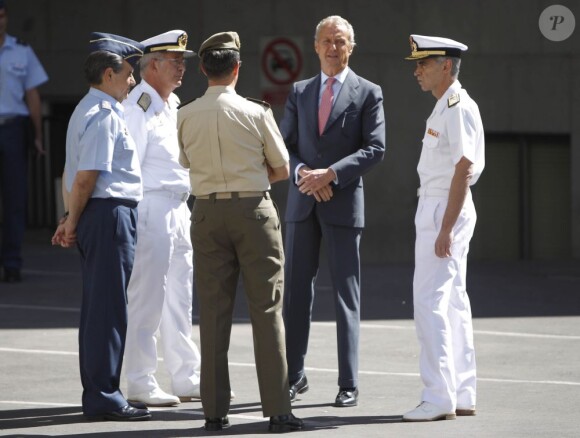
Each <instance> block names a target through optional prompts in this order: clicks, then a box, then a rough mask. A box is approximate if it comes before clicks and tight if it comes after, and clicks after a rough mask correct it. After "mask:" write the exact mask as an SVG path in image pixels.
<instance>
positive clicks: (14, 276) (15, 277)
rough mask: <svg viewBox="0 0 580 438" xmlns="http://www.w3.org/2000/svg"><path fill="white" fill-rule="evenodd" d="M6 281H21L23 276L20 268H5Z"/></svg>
mask: <svg viewBox="0 0 580 438" xmlns="http://www.w3.org/2000/svg"><path fill="white" fill-rule="evenodd" d="M4 281H5V282H6V283H20V282H21V281H22V276H21V275H20V269H18V268H4Z"/></svg>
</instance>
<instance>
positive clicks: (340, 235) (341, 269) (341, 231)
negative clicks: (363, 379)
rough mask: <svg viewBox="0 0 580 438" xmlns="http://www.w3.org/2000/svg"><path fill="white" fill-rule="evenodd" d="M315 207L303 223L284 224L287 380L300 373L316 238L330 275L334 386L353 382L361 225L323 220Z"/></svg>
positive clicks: (311, 295) (316, 262)
mask: <svg viewBox="0 0 580 438" xmlns="http://www.w3.org/2000/svg"><path fill="white" fill-rule="evenodd" d="M316 211H317V210H316V207H315V209H314V212H313V213H312V214H311V215H310V216H309V217H308V218H307V219H306V220H304V221H302V222H287V223H286V240H285V243H286V290H285V292H284V323H285V325H286V349H287V352H286V356H287V359H288V372H289V379H290V381H296V380H298V379H299V378H300V377H301V376H302V375H303V374H304V361H305V357H306V353H307V350H308V338H309V335H310V322H311V318H312V306H313V303H314V285H315V282H316V277H317V275H318V266H319V255H320V244H321V240H322V239H324V241H325V244H326V253H327V258H328V264H329V268H330V275H331V278H332V288H333V297H334V306H335V312H336V337H337V347H338V386H339V387H341V388H350V387H356V386H358V350H359V331H360V255H359V246H360V239H361V235H362V228H354V227H344V226H337V225H331V224H327V223H325V222H324V221H322V220H321V219H320V217H319V216H318V214H317V212H316Z"/></svg>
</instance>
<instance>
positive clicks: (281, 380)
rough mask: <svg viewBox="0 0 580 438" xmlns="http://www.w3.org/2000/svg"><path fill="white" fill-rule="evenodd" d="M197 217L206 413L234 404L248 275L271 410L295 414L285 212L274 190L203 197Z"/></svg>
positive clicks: (262, 381)
mask: <svg viewBox="0 0 580 438" xmlns="http://www.w3.org/2000/svg"><path fill="white" fill-rule="evenodd" d="M192 217H193V224H192V243H193V251H194V266H195V284H196V292H197V297H198V300H199V326H200V336H201V400H202V404H203V411H204V414H205V416H206V417H223V416H224V415H226V414H227V413H228V410H229V406H230V378H229V370H228V349H229V344H230V334H231V328H232V314H233V310H234V302H235V296H236V287H237V284H238V277H239V275H240V273H241V275H242V280H243V287H244V291H245V294H246V300H247V303H248V310H249V314H250V321H251V323H252V332H253V341H254V355H255V360H256V371H257V374H258V384H259V387H260V399H261V401H262V411H263V414H264V416H265V417H269V416H273V415H284V414H289V413H290V410H291V407H290V397H289V387H288V369H287V365H286V347H285V342H284V322H283V320H282V295H283V288H284V270H283V265H284V252H283V246H282V235H281V231H280V218H279V216H278V211H277V209H276V207H275V205H274V203H273V202H272V201H271V200H270V198H269V195H268V196H265V197H261V198H259V197H256V198H237V197H234V198H232V199H219V200H216V199H208V200H204V199H196V201H195V204H194V208H193V216H192Z"/></svg>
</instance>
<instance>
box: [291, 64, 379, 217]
mask: <svg viewBox="0 0 580 438" xmlns="http://www.w3.org/2000/svg"><path fill="white" fill-rule="evenodd" d="M320 80H321V77H320V74H319V75H317V76H315V77H313V78H311V79H307V80H304V81H300V82H297V83H295V84H294V86H293V89H292V91H291V92H290V94H289V96H288V100H287V101H286V108H285V112H284V117H283V118H282V121H281V123H280V131H281V132H282V136H283V137H284V141H285V142H286V146H287V147H288V151H289V152H290V184H289V189H288V201H287V205H286V216H285V219H286V221H287V222H299V221H302V220H304V219H305V218H306V217H307V216H308V215H309V214H310V213H311V212H312V209H313V208H314V205H315V203H316V199H315V198H314V197H313V196H308V195H304V194H302V193H300V191H299V190H298V187H297V186H296V181H295V177H294V176H295V172H294V171H295V169H296V166H297V165H298V164H300V163H304V164H306V165H307V166H308V167H310V168H311V169H321V168H328V167H331V168H332V169H334V171H335V172H336V175H337V176H338V184H336V185H334V184H333V188H332V189H333V193H334V195H333V197H332V199H331V200H330V201H328V202H321V203H320V204H319V205H318V209H319V210H318V211H319V214H320V217H321V219H322V220H323V221H324V222H325V223H328V224H332V225H342V226H351V227H358V228H362V227H364V192H363V181H362V175H364V174H365V173H366V172H368V171H369V170H370V169H371V168H372V167H373V166H374V165H376V164H377V163H379V162H380V161H381V160H382V159H383V155H384V152H385V116H384V111H383V94H382V91H381V88H380V87H379V86H378V85H376V84H373V83H372V82H369V81H367V80H365V79H363V78H361V77H360V76H357V75H356V74H355V73H354V72H353V71H352V70H351V71H350V72H349V73H348V75H347V76H346V79H345V81H344V84H343V85H342V88H341V89H340V93H339V94H338V96H337V97H336V101H335V103H334V106H333V108H332V112H331V113H330V117H329V119H328V122H327V124H326V127H325V129H324V131H323V133H322V135H319V134H318V96H319V92H320Z"/></svg>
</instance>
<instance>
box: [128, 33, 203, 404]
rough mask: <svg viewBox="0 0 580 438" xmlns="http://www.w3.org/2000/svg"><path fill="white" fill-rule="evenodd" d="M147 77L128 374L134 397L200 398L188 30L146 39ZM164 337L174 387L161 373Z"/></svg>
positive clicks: (139, 132) (131, 113)
mask: <svg viewBox="0 0 580 438" xmlns="http://www.w3.org/2000/svg"><path fill="white" fill-rule="evenodd" d="M142 44H143V45H144V47H145V49H144V55H143V58H142V59H141V63H140V68H141V82H140V83H139V84H138V85H137V86H136V87H135V88H134V89H133V90H132V92H131V93H130V94H129V97H128V98H127V100H126V101H125V102H123V104H124V106H125V118H126V120H127V126H128V128H129V131H130V133H131V136H132V137H133V139H134V140H135V143H136V145H137V152H138V156H139V161H140V163H141V171H142V175H143V200H142V201H141V202H140V203H139V207H138V208H139V222H138V225H137V235H138V240H137V246H136V251H135V264H134V266H133V275H132V277H131V282H130V283H129V289H128V301H129V304H128V320H129V324H128V327H127V345H126V350H125V375H126V377H127V389H128V394H127V395H128V398H129V400H132V401H140V402H143V403H145V404H147V405H148V406H175V405H177V404H179V403H180V400H182V401H189V400H190V399H192V398H199V370H200V364H201V358H200V353H199V350H198V348H197V346H196V345H195V344H194V343H193V341H192V340H191V330H192V327H191V312H192V281H193V264H192V258H193V250H192V246H191V238H190V235H189V229H190V226H191V222H190V219H189V218H190V211H189V208H188V207H187V204H186V201H187V199H188V198H189V193H190V182H189V172H188V171H187V170H186V169H184V168H183V167H182V166H181V165H180V164H179V162H178V158H179V146H178V143H177V124H176V123H177V122H176V121H177V107H178V105H179V98H178V97H177V96H176V95H175V94H174V93H173V91H174V90H175V89H176V88H178V87H179V86H181V81H182V78H183V74H184V72H185V62H186V59H187V58H189V57H192V56H194V54H195V53H194V52H193V51H191V50H187V48H186V46H187V33H185V32H184V31H182V30H172V31H169V32H165V33H163V34H161V35H157V36H154V37H152V38H149V39H147V40H145V41H142ZM158 335H160V336H161V343H162V346H163V359H164V363H165V367H166V369H167V371H168V372H169V375H170V376H171V393H167V392H165V391H163V390H162V389H161V388H160V386H159V384H158V382H157V380H156V378H155V372H156V370H157V337H158Z"/></svg>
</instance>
